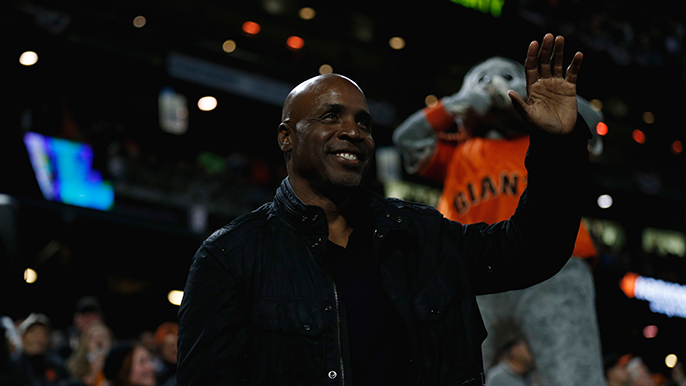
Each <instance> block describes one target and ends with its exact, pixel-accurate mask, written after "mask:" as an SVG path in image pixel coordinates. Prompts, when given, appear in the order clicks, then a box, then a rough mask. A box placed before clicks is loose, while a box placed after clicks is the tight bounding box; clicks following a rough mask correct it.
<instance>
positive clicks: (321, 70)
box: [319, 64, 333, 75]
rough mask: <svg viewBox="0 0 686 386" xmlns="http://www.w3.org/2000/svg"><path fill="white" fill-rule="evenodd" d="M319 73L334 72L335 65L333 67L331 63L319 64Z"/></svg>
mask: <svg viewBox="0 0 686 386" xmlns="http://www.w3.org/2000/svg"><path fill="white" fill-rule="evenodd" d="M319 73H320V74H321V75H324V74H333V67H331V65H329V64H322V65H321V66H319Z"/></svg>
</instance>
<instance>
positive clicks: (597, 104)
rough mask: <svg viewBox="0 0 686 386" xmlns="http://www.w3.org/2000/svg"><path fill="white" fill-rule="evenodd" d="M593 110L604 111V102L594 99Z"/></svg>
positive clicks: (592, 102) (592, 101)
mask: <svg viewBox="0 0 686 386" xmlns="http://www.w3.org/2000/svg"><path fill="white" fill-rule="evenodd" d="M591 108H592V109H593V110H595V111H600V110H602V109H603V102H602V101H601V100H600V99H592V100H591Z"/></svg>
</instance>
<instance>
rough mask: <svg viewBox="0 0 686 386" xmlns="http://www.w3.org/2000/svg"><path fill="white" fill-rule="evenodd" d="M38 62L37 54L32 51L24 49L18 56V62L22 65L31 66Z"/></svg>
mask: <svg viewBox="0 0 686 386" xmlns="http://www.w3.org/2000/svg"><path fill="white" fill-rule="evenodd" d="M36 62H38V54H37V53H35V52H33V51H26V52H24V53H23V54H21V56H20V57H19V63H21V64H23V65H24V66H33V65H34V64H36Z"/></svg>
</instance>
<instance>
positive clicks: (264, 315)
mask: <svg viewBox="0 0 686 386" xmlns="http://www.w3.org/2000/svg"><path fill="white" fill-rule="evenodd" d="M324 309H325V305H324V302H322V301H321V300H319V299H308V298H278V299H275V298H268V299H255V301H254V303H253V309H252V325H253V327H254V328H255V329H256V330H267V331H272V332H281V333H285V334H295V335H304V336H309V337H314V336H316V335H318V334H319V333H320V332H322V330H323V329H324V328H325V327H326V326H325V321H324Z"/></svg>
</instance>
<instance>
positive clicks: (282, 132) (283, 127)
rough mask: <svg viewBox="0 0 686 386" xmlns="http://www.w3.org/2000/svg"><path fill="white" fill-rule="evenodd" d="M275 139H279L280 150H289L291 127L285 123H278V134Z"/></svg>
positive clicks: (290, 145)
mask: <svg viewBox="0 0 686 386" xmlns="http://www.w3.org/2000/svg"><path fill="white" fill-rule="evenodd" d="M277 140H278V141H279V148H280V149H281V151H282V152H284V153H285V152H288V151H291V147H292V144H291V127H290V126H288V125H287V124H285V123H281V124H280V125H279V135H278V138H277Z"/></svg>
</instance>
